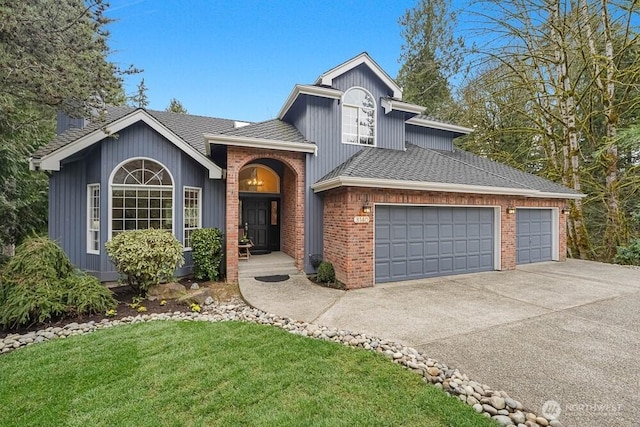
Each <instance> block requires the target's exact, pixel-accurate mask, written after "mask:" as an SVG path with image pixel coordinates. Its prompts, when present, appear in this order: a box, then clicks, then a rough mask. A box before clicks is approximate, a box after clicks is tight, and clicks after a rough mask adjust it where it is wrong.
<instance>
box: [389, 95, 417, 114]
mask: <svg viewBox="0 0 640 427" xmlns="http://www.w3.org/2000/svg"><path fill="white" fill-rule="evenodd" d="M380 105H382V108H383V109H384V113H385V114H389V113H390V112H392V111H403V112H405V113H413V114H422V113H424V111H425V110H426V107H423V106H421V105H416V104H411V103H409V102H403V101H398V100H395V99H389V98H382V101H381V102H380Z"/></svg>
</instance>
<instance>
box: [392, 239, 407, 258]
mask: <svg viewBox="0 0 640 427" xmlns="http://www.w3.org/2000/svg"><path fill="white" fill-rule="evenodd" d="M407 246H408V245H407V243H406V242H400V243H396V242H393V243H391V257H390V258H391V259H392V260H394V261H395V260H398V259H407Z"/></svg>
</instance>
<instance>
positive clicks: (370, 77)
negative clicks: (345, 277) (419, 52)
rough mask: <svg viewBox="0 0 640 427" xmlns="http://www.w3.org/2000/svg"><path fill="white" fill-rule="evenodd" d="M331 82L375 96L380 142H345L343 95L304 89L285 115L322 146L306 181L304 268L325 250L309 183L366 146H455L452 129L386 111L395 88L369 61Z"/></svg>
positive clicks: (317, 201) (318, 205) (316, 197)
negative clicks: (315, 93)
mask: <svg viewBox="0 0 640 427" xmlns="http://www.w3.org/2000/svg"><path fill="white" fill-rule="evenodd" d="M333 87H334V88H336V89H339V90H342V91H346V90H348V89H349V88H351V87H362V88H364V89H367V90H368V91H369V92H371V94H372V96H373V97H374V99H375V100H376V108H377V110H376V111H377V114H376V148H371V147H366V148H365V147H363V146H360V145H353V144H343V143H342V109H341V105H340V101H339V100H335V99H328V98H322V97H316V96H310V95H301V96H299V97H298V99H297V100H296V102H295V103H294V105H292V107H291V108H290V109H289V111H288V113H287V115H286V117H285V118H284V120H286V121H288V122H290V123H292V124H293V125H294V126H296V128H298V130H299V131H300V132H301V133H302V134H303V135H304V136H305V138H306V139H307V140H309V141H312V142H314V143H315V144H316V145H317V146H318V155H317V156H313V155H307V163H306V170H305V183H306V187H307V191H306V196H305V252H306V255H307V256H305V270H306V271H307V272H311V271H313V268H312V267H311V265H310V263H309V255H313V254H322V253H323V235H322V234H323V225H322V218H323V209H324V207H323V201H322V196H321V195H320V194H316V193H314V192H313V190H311V185H313V184H314V183H316V182H317V181H318V180H319V179H321V178H322V177H323V176H325V175H326V174H327V173H329V172H330V171H332V170H333V169H334V168H336V167H337V166H339V165H340V164H342V163H344V162H345V161H347V160H348V159H349V158H350V157H351V156H353V155H354V154H356V153H357V152H358V151H360V150H362V149H379V148H385V149H395V150H404V149H405V142H407V141H408V142H412V143H414V144H416V145H419V146H422V147H424V148H433V149H437V150H451V149H452V148H453V134H452V133H450V132H445V131H437V130H434V129H429V128H424V127H419V126H409V125H407V124H406V123H405V121H406V120H407V119H408V118H409V117H410V115H409V116H408V115H407V114H406V113H403V112H400V111H392V112H390V113H389V114H385V112H384V109H383V108H382V106H381V105H380V104H381V99H382V98H385V97H389V96H391V95H392V91H391V89H390V88H388V87H387V86H386V85H385V84H384V82H383V81H382V80H380V79H379V78H378V76H376V75H375V73H373V72H372V71H371V70H370V69H369V68H368V67H366V66H364V65H360V66H358V67H355V68H354V69H352V70H350V71H348V72H346V73H345V74H343V75H341V76H339V77H336V78H335V79H334V80H333Z"/></svg>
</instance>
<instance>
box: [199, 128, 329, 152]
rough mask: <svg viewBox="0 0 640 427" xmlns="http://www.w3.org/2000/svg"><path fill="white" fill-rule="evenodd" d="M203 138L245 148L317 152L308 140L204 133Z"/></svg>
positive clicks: (211, 141)
mask: <svg viewBox="0 0 640 427" xmlns="http://www.w3.org/2000/svg"><path fill="white" fill-rule="evenodd" d="M204 139H205V140H206V141H207V142H208V143H209V144H220V145H231V146H235V147H247V148H267V149H271V150H278V151H294V152H298V153H312V154H313V155H317V154H318V146H317V145H315V144H312V143H309V142H291V141H280V140H276V139H265V138H250V137H245V136H235V135H217V134H210V133H205V134H204Z"/></svg>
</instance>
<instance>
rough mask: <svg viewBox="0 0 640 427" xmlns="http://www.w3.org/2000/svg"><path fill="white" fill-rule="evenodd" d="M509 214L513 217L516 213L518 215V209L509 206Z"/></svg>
mask: <svg viewBox="0 0 640 427" xmlns="http://www.w3.org/2000/svg"><path fill="white" fill-rule="evenodd" d="M507 213H508V214H509V215H513V214H514V213H516V208H514V207H513V206H509V207H508V208H507Z"/></svg>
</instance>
